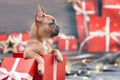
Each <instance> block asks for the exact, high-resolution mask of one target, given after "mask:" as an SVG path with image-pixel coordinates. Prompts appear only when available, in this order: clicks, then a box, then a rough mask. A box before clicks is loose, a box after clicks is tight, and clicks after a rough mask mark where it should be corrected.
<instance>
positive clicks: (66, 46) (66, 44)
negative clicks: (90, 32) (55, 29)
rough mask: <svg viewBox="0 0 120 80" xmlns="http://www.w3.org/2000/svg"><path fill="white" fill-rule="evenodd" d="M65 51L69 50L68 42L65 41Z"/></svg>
mask: <svg viewBox="0 0 120 80" xmlns="http://www.w3.org/2000/svg"><path fill="white" fill-rule="evenodd" d="M65 50H69V40H68V39H66V40H65Z"/></svg>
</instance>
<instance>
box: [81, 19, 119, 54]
mask: <svg viewBox="0 0 120 80" xmlns="http://www.w3.org/2000/svg"><path fill="white" fill-rule="evenodd" d="M119 26H120V21H119V20H118V19H116V18H111V19H110V18H108V17H107V18H103V17H101V18H100V17H96V18H94V19H91V21H90V25H89V36H88V37H87V38H86V39H85V40H84V41H83V43H82V46H84V44H85V43H86V42H87V44H88V51H89V52H116V51H119V50H120V42H119V40H120V35H119V34H120V28H119ZM82 46H81V48H82Z"/></svg>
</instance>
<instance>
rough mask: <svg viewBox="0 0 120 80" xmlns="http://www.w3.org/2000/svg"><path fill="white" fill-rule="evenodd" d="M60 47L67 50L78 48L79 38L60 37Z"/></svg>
mask: <svg viewBox="0 0 120 80" xmlns="http://www.w3.org/2000/svg"><path fill="white" fill-rule="evenodd" d="M58 49H59V50H66V51H75V50H78V40H77V39H60V40H59V41H58Z"/></svg>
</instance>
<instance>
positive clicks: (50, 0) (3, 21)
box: [0, 0, 77, 37]
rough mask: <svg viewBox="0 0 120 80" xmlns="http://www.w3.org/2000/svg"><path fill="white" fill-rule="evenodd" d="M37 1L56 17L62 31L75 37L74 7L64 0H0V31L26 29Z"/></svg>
mask: <svg viewBox="0 0 120 80" xmlns="http://www.w3.org/2000/svg"><path fill="white" fill-rule="evenodd" d="M38 3H39V4H40V5H41V6H42V7H43V8H44V9H45V11H46V13H48V14H50V15H52V16H54V17H55V18H56V19H57V22H58V24H59V25H60V27H61V31H62V32H63V33H65V34H70V35H71V34H73V35H75V36H76V37H77V30H76V23H75V13H74V9H73V8H72V4H68V3H67V2H66V0H0V33H7V34H8V33H11V32H26V31H28V30H29V29H30V27H31V25H32V22H33V21H34V15H35V12H36V9H37V4H38Z"/></svg>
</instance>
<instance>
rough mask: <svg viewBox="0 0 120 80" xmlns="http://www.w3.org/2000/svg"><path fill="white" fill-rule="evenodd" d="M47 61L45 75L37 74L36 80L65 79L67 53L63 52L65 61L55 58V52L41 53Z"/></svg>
mask: <svg viewBox="0 0 120 80" xmlns="http://www.w3.org/2000/svg"><path fill="white" fill-rule="evenodd" d="M41 56H42V57H43V58H44V61H45V72H44V75H43V76H40V75H38V74H36V76H35V77H34V80H65V63H66V55H65V54H62V56H63V62H62V63H58V62H57V61H56V60H54V55H53V54H45V55H41Z"/></svg>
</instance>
